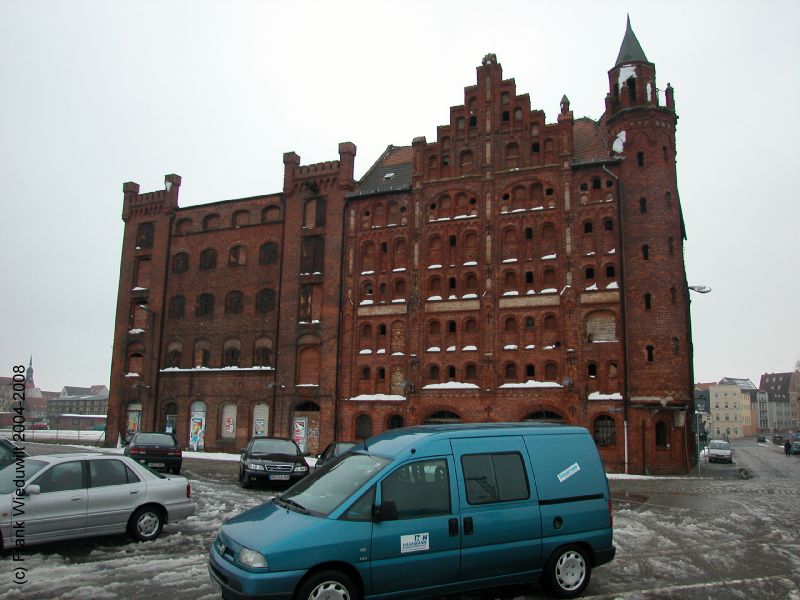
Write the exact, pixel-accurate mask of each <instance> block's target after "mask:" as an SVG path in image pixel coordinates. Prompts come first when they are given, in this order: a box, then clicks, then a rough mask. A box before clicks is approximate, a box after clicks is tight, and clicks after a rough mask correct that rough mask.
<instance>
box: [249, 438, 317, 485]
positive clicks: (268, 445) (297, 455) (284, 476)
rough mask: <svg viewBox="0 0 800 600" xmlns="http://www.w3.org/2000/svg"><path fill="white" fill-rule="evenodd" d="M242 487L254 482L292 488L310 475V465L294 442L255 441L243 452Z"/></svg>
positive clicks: (254, 439) (283, 440)
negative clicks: (292, 485) (290, 486)
mask: <svg viewBox="0 0 800 600" xmlns="http://www.w3.org/2000/svg"><path fill="white" fill-rule="evenodd" d="M240 453H241V456H240V459H239V485H241V486H242V487H243V488H246V487H250V484H252V483H253V482H255V481H262V482H266V483H270V484H281V485H291V484H293V483H295V482H297V481H299V480H300V479H302V478H303V477H305V476H306V475H308V463H307V462H306V459H305V458H304V457H303V453H302V452H300V448H299V447H298V445H297V444H296V443H295V442H294V440H290V439H286V438H274V437H272V438H271V437H254V438H253V439H251V440H250V442H248V444H247V447H246V448H242V450H240Z"/></svg>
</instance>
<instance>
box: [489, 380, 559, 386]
mask: <svg viewBox="0 0 800 600" xmlns="http://www.w3.org/2000/svg"><path fill="white" fill-rule="evenodd" d="M500 387H501V388H561V387H564V386H562V385H561V384H560V383H556V382H555V381H536V380H535V379H529V380H528V381H526V382H525V383H504V384H503V385H501V386H500Z"/></svg>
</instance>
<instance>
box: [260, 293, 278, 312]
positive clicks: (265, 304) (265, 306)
mask: <svg viewBox="0 0 800 600" xmlns="http://www.w3.org/2000/svg"><path fill="white" fill-rule="evenodd" d="M256 308H257V309H258V312H260V313H268V312H271V311H272V310H274V309H275V290H273V289H271V288H264V289H263V290H261V291H259V292H258V295H257V296H256Z"/></svg>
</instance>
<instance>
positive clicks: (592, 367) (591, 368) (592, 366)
mask: <svg viewBox="0 0 800 600" xmlns="http://www.w3.org/2000/svg"><path fill="white" fill-rule="evenodd" d="M586 375H588V376H589V379H596V378H597V363H593V362H590V363H589V364H588V365H586Z"/></svg>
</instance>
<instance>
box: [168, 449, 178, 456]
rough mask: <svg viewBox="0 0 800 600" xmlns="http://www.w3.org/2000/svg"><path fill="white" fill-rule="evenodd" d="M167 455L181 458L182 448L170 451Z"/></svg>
mask: <svg viewBox="0 0 800 600" xmlns="http://www.w3.org/2000/svg"><path fill="white" fill-rule="evenodd" d="M167 454H168V455H169V456H180V455H181V451H180V448H179V449H177V450H170V451H169V452H168V453H167Z"/></svg>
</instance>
